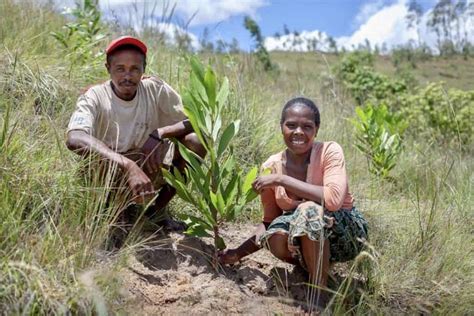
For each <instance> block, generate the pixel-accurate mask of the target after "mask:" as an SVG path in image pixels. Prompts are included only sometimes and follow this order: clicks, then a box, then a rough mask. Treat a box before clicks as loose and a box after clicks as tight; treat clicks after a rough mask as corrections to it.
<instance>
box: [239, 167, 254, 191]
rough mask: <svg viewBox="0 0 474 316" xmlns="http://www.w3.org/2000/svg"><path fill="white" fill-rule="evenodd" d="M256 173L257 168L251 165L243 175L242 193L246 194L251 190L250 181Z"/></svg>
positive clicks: (252, 180)
mask: <svg viewBox="0 0 474 316" xmlns="http://www.w3.org/2000/svg"><path fill="white" fill-rule="evenodd" d="M257 173H258V168H257V167H253V168H252V169H251V170H250V171H249V172H248V173H247V175H246V176H245V180H244V183H243V185H242V193H244V194H247V192H249V190H253V188H252V183H253V182H254V181H255V178H257Z"/></svg>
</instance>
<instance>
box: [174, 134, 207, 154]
mask: <svg viewBox="0 0 474 316" xmlns="http://www.w3.org/2000/svg"><path fill="white" fill-rule="evenodd" d="M180 141H181V143H183V145H184V146H186V147H187V148H188V149H190V150H192V151H193V152H195V153H196V154H198V155H199V156H200V157H204V156H205V155H206V148H204V146H203V145H202V144H201V142H200V141H199V138H198V137H197V135H196V133H190V134H188V135H186V136H184V137H183V138H182V139H180Z"/></svg>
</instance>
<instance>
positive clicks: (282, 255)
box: [268, 234, 293, 262]
mask: <svg viewBox="0 0 474 316" xmlns="http://www.w3.org/2000/svg"><path fill="white" fill-rule="evenodd" d="M268 249H269V250H270V252H271V253H272V254H273V255H274V256H275V257H277V258H278V259H280V260H283V261H287V262H290V261H292V259H293V257H292V256H291V254H290V251H289V250H288V235H286V234H273V235H272V236H271V237H270V238H268Z"/></svg>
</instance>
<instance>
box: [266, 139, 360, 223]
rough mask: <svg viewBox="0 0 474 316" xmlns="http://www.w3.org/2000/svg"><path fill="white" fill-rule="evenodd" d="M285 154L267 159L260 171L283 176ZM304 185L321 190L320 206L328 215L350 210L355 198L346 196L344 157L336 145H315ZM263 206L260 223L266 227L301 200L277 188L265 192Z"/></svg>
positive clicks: (347, 189)
mask: <svg viewBox="0 0 474 316" xmlns="http://www.w3.org/2000/svg"><path fill="white" fill-rule="evenodd" d="M285 165H286V155H285V151H282V152H280V153H278V154H275V155H272V156H270V158H268V160H267V161H266V162H265V163H263V165H262V170H265V169H270V170H271V172H272V173H273V174H286V170H285ZM306 182H307V183H311V184H314V185H318V186H322V187H323V194H324V196H323V201H322V206H323V207H324V208H325V209H327V210H329V211H337V210H339V209H341V208H344V209H351V208H352V205H353V202H354V198H353V197H352V194H351V193H350V192H349V185H348V180H347V173H346V164H345V160H344V153H343V151H342V148H341V146H340V145H339V144H338V143H336V142H322V143H321V142H315V143H314V144H313V149H312V151H311V158H310V162H309V165H308V170H307V174H306ZM260 198H261V201H262V204H263V221H264V222H266V223H269V222H271V221H273V220H274V219H275V218H276V217H278V216H280V215H281V214H282V213H283V212H284V211H288V210H293V209H294V208H296V207H297V206H298V205H299V204H300V203H302V202H304V200H295V199H292V198H290V197H288V195H287V194H286V191H285V188H284V187H282V186H276V187H273V188H269V189H265V190H264V191H263V192H262V194H261V195H260Z"/></svg>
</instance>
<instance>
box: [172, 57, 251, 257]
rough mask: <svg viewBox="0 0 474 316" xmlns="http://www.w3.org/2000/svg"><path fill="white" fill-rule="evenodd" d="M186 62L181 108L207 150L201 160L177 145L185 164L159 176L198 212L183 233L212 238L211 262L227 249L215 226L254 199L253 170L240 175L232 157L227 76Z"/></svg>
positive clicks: (233, 132)
mask: <svg viewBox="0 0 474 316" xmlns="http://www.w3.org/2000/svg"><path fill="white" fill-rule="evenodd" d="M190 64H191V74H190V80H189V86H188V87H187V89H186V91H185V93H184V94H183V104H184V112H185V114H186V115H187V117H188V119H189V121H190V123H191V125H192V127H193V129H194V132H195V133H196V135H197V137H198V138H199V140H200V141H201V143H202V144H203V146H204V147H205V148H206V151H207V156H206V158H205V159H202V158H201V157H199V156H198V155H196V154H195V153H194V152H192V151H191V150H189V149H187V148H186V147H185V146H183V145H182V144H180V143H177V145H178V148H179V152H180V153H181V155H182V157H183V158H184V160H186V162H187V168H186V169H185V171H184V174H182V173H180V172H179V171H178V169H174V170H171V171H168V170H163V175H164V178H165V179H166V181H167V182H168V183H169V184H170V185H172V186H173V187H174V188H175V189H176V192H177V194H178V196H179V197H180V198H181V199H183V200H184V201H186V202H187V203H189V204H191V205H192V206H193V208H194V209H196V210H197V211H198V213H199V216H194V215H189V216H188V218H187V220H186V224H187V225H188V229H187V231H186V233H187V234H189V235H193V236H198V237H206V236H208V237H210V236H213V237H214V246H215V250H216V252H215V254H214V263H216V262H217V261H216V258H217V256H216V255H217V251H218V250H222V249H224V248H225V247H226V246H225V242H224V240H223V239H222V237H221V236H220V235H219V227H220V226H221V224H222V223H224V222H226V221H230V220H232V219H234V218H235V217H236V216H238V214H239V213H240V212H241V211H242V210H243V208H244V207H245V205H246V204H247V203H249V202H250V201H252V200H253V199H254V198H256V197H257V193H256V192H255V191H254V190H253V188H252V182H253V181H254V180H255V178H256V176H257V168H256V167H254V168H252V169H251V170H250V171H249V172H248V173H247V174H244V173H243V171H242V170H240V168H239V166H238V164H237V163H236V161H235V158H234V154H233V151H232V146H231V141H232V139H233V137H234V136H235V135H236V134H237V132H238V130H239V120H235V121H231V122H229V123H228V124H227V125H226V126H224V125H223V115H224V111H225V110H226V109H227V97H228V95H229V81H228V79H227V78H223V79H222V80H220V81H219V80H218V79H217V77H216V75H215V74H214V71H213V70H212V68H211V67H210V66H207V67H204V66H203V65H202V64H201V63H200V62H199V61H198V60H197V59H196V58H191V60H190ZM218 86H219V87H220V88H219V89H218Z"/></svg>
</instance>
